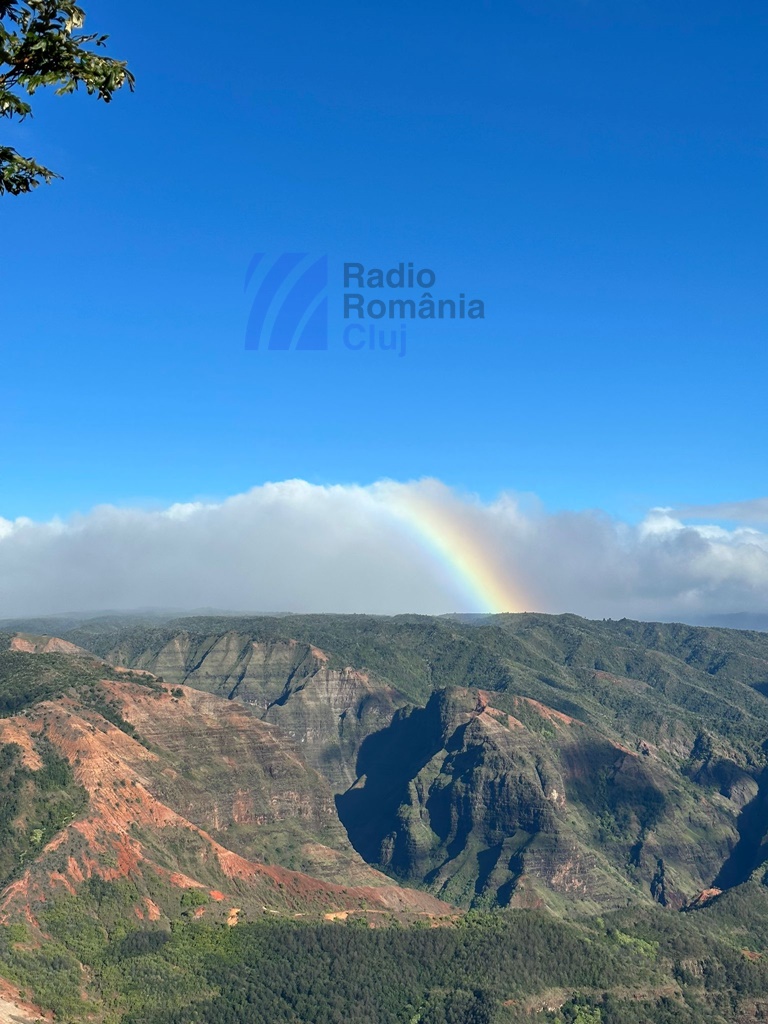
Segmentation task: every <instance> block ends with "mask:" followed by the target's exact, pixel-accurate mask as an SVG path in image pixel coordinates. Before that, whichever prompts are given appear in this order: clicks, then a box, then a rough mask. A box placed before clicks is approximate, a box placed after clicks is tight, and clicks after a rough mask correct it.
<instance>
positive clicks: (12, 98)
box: [0, 0, 134, 195]
mask: <svg viewBox="0 0 768 1024" xmlns="http://www.w3.org/2000/svg"><path fill="white" fill-rule="evenodd" d="M84 23H85V12H84V11H83V10H82V8H80V7H78V6H77V4H75V3H73V2H72V0H0V117H8V118H11V119H16V120H19V121H21V120H24V118H26V117H28V116H30V115H31V114H32V106H31V104H30V103H29V102H28V100H27V99H26V98H25V94H26V95H28V96H33V95H34V94H35V93H36V92H37V90H38V89H40V88H41V87H43V86H53V87H54V88H55V89H56V94H57V95H58V96H63V95H65V94H66V93H71V92H74V91H75V90H77V89H78V88H79V87H80V86H81V85H82V86H83V87H84V88H85V89H86V91H87V92H88V93H89V94H90V95H95V96H97V97H98V98H99V99H102V100H104V101H105V102H107V103H109V101H110V100H111V99H112V96H113V94H114V93H115V92H116V91H117V90H118V89H120V88H122V87H123V86H124V85H127V86H128V87H129V89H131V90H133V86H134V77H133V75H132V74H131V72H130V71H129V70H128V67H127V65H126V62H125V61H120V60H116V59H115V58H114V57H108V56H106V55H104V54H102V53H100V52H99V50H100V49H101V48H102V47H104V46H105V45H106V42H107V39H108V37H107V36H105V35H99V34H97V33H84V32H82V31H80V30H81V29H82V28H83V25H84ZM57 177H60V175H58V174H56V173H55V172H54V171H52V170H51V169H50V168H48V167H44V166H42V165H41V164H39V163H37V162H36V161H35V160H34V159H32V158H31V157H27V156H22V155H21V154H19V153H17V152H16V150H15V149H13V148H12V147H10V146H5V145H3V144H2V143H0V195H3V194H4V193H10V194H11V195H20V194H21V193H24V192H31V191H32V189H34V188H36V187H37V186H38V185H39V184H40V183H41V182H43V181H44V182H46V183H49V182H51V181H52V180H53V179H54V178H57Z"/></svg>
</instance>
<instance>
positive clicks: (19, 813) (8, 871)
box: [0, 740, 88, 885]
mask: <svg viewBox="0 0 768 1024" xmlns="http://www.w3.org/2000/svg"><path fill="white" fill-rule="evenodd" d="M37 750H38V754H39V755H40V756H41V760H42V766H41V767H40V768H39V769H37V770H33V769H30V768H26V767H25V766H24V765H23V763H22V751H21V748H20V747H18V746H17V745H16V744H13V743H9V744H5V745H4V746H0V885H3V884H7V883H8V882H9V881H10V880H12V878H13V877H14V876H15V875H16V874H17V873H18V871H19V870H20V869H21V868H23V867H24V865H25V863H26V862H27V861H28V860H29V859H31V858H32V857H34V856H35V855H36V854H37V853H38V852H39V851H40V850H41V849H42V848H43V847H44V846H45V844H46V843H47V842H48V841H49V840H51V839H52V838H53V837H54V836H55V835H56V833H57V832H58V831H59V830H60V829H61V828H63V827H64V826H65V825H68V824H69V823H70V822H71V821H73V820H74V818H75V817H76V816H77V815H78V814H79V813H80V812H81V811H82V810H83V808H84V807H85V806H86V805H87V802H88V798H87V795H86V793H85V790H84V789H82V787H81V786H78V785H77V783H76V781H75V777H74V773H73V772H72V769H71V768H70V766H69V764H68V763H67V762H66V761H64V760H63V759H62V758H60V757H58V756H57V755H56V753H55V751H54V750H53V749H52V748H51V747H50V745H49V744H47V743H46V742H45V741H44V740H41V741H39V743H38V748H37Z"/></svg>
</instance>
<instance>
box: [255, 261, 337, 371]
mask: <svg viewBox="0 0 768 1024" xmlns="http://www.w3.org/2000/svg"><path fill="white" fill-rule="evenodd" d="M257 272H258V273H257ZM254 277H255V278H256V279H257V280H258V281H259V283H258V287H257V290H256V296H255V298H254V300H253V305H252V306H251V313H250V316H249V318H248V326H247V327H246V330H245V347H246V348H247V349H269V350H274V351H281V352H288V351H297V352H309V351H314V352H321V351H325V350H326V349H327V348H328V257H327V256H321V257H320V258H319V259H316V260H313V259H312V258H311V257H310V256H309V254H308V253H305V252H285V253H283V254H282V255H281V256H279V257H278V258H277V259H276V260H275V261H274V262H273V263H272V264H271V265H269V261H268V260H267V259H266V254H265V253H263V252H262V253H256V255H255V256H254V257H253V259H252V260H251V265H250V266H249V267H248V272H247V274H246V275H245V287H246V289H247V288H248V286H249V285H250V284H251V282H252V281H253V280H254Z"/></svg>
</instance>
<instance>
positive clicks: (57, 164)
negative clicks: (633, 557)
mask: <svg viewBox="0 0 768 1024" xmlns="http://www.w3.org/2000/svg"><path fill="white" fill-rule="evenodd" d="M91 6H92V5H89V4H86V8H87V9H88V8H90V7H91ZM619 8H620V10H619ZM227 12H228V13H227V18H226V20H223V19H217V17H216V15H215V14H214V15H212V13H211V8H210V6H209V5H203V4H202V3H198V2H195V0H193V2H191V3H185V4H181V3H177V2H174V0H171V2H168V3H165V4H162V5H159V6H157V7H156V8H154V9H153V11H152V18H151V20H149V19H148V18H147V17H146V16H142V15H140V14H139V13H138V11H137V9H136V8H135V7H131V6H130V5H125V4H118V3H116V2H114V0H104V2H102V3H100V4H99V5H98V9H96V8H94V9H93V13H92V15H91V17H90V19H89V22H88V25H89V27H92V28H93V29H94V30H99V31H105V32H108V33H110V34H111V37H112V38H111V42H110V52H112V53H114V54H115V55H117V56H120V57H125V58H126V59H128V60H129V62H130V65H131V67H132V68H133V70H134V72H135V74H136V76H137V79H138V87H137V91H136V93H135V94H134V95H133V96H130V95H127V94H126V95H120V96H118V97H117V99H116V101H115V102H114V104H112V105H111V107H106V106H105V105H103V104H97V103H96V102H95V101H93V100H89V99H88V98H86V97H84V96H79V97H75V98H70V99H62V100H59V99H54V98H53V97H48V96H42V95H40V96H39V97H38V101H37V103H36V109H37V116H36V117H35V119H34V120H33V121H30V122H27V123H25V124H24V125H23V126H21V127H20V128H13V129H11V128H10V126H8V125H6V126H5V127H4V129H3V131H4V135H5V137H6V138H9V139H10V141H11V142H12V144H14V145H16V146H17V148H18V149H19V150H20V151H22V152H28V153H30V154H32V155H34V156H35V157H37V158H38V159H41V160H43V161H44V162H47V163H49V164H50V165H51V166H53V167H54V168H55V169H57V170H59V171H60V172H61V173H62V174H63V175H64V176H65V180H64V181H63V182H58V183H56V184H54V185H53V186H51V187H49V188H44V187H41V188H40V189H39V190H38V191H37V192H36V193H35V194H33V195H31V196H27V197H20V198H8V197H6V198H4V199H2V200H1V201H0V236H1V237H2V239H3V251H4V254H5V261H4V263H5V272H4V274H3V277H2V283H1V284H0V299H2V325H1V327H0V331H1V333H0V354H1V358H2V373H1V374H0V438H2V443H1V444H0V480H1V481H2V483H1V484H0V516H2V517H5V518H6V519H13V518H14V517H16V516H20V515H26V516H31V517H34V518H48V517H50V516H52V515H55V514H59V515H63V516H67V515H69V514H71V513H72V512H74V511H76V510H80V511H83V512H85V511H87V510H88V509H89V508H91V507H92V506H94V505H96V504H99V503H107V502H109V503H116V504H118V505H137V504H139V505H152V504H155V503H156V504H158V505H162V504H165V503H168V502H172V501H188V500H192V499H195V498H200V497H202V498H219V497H224V496H226V495H231V494H236V493H238V492H241V491H244V490H246V489H248V488H249V487H251V486H254V485H257V484H260V483H263V482H264V481H269V480H285V479H289V478H293V477H297V478H302V479H305V480H307V481H309V482H310V483H314V484H328V483H351V482H358V483H364V484H365V483H370V482H372V481H375V480H378V479H382V478H393V479H396V480H409V479H414V478H419V477H422V476H434V477H437V478H439V479H441V480H442V481H444V482H445V483H446V484H448V485H450V486H451V487H455V488H458V489H459V490H466V491H471V492H476V493H478V494H480V495H481V496H483V497H484V498H492V497H493V496H495V495H496V494H498V493H499V492H501V491H504V490H512V491H515V492H523V493H529V492H530V493H533V494H536V495H538V497H539V498H540V499H541V500H542V501H543V502H544V504H545V505H546V506H547V507H548V508H550V509H553V510H557V509H583V508H601V509H604V510H606V511H607V512H609V513H611V514H615V515H617V516H621V517H624V518H627V519H630V520H632V519H636V518H639V517H640V516H641V515H642V514H643V513H644V512H645V510H647V509H648V508H649V507H650V506H653V505H678V504H688V505H691V504H693V505H711V504H713V503H718V502H738V501H744V500H747V499H753V498H756V497H760V496H763V495H764V493H765V480H764V473H763V472H762V470H763V466H764V457H763V455H762V448H763V445H764V442H765V439H766V407H767V403H766V402H765V396H764V389H765V384H764V381H765V376H766V369H768V367H767V366H766V362H767V358H766V284H765V282H766V270H767V269H768V267H767V266H766V263H767V261H766V254H767V252H768V243H767V242H766V239H768V223H766V221H767V220H768V216H767V215H768V189H767V188H766V154H767V153H768V138H767V134H768V133H767V130H766V114H767V113H768V110H767V109H766V108H767V106H768V81H767V80H766V79H768V67H767V66H766V63H765V52H766V44H768V9H767V8H766V7H765V5H764V4H761V3H757V2H751V3H750V2H746V3H741V4H737V5H736V4H729V3H726V2H718V3H714V2H706V0H704V2H702V0H697V2H687V0H683V2H680V3H676V4H669V3H662V2H656V0H645V2H642V0H637V2H627V3H622V4H616V3H615V0H605V2H604V0H593V2H590V0H583V2H576V0H550V2H547V3H544V2H543V0H542V2H538V0H537V2H534V0H526V2H517V0H512V2H510V0H505V2H501V0H487V2H484V3H478V4H473V5H469V4H458V3H452V4H451V3H449V4H445V3H441V4H437V3H431V2H428V3H421V4H418V5H413V4H405V3H398V2H395V3H390V4H388V5H386V6H384V7H382V6H380V5H361V4H351V3H346V2H340V3H336V4H331V5H321V6H318V5H316V4H310V3H304V2H301V3H299V2H295V0H294V2H290V0H289V2H287V3H281V4H265V5H252V4H246V3H240V2H238V3H233V4H231V5H228V7H227ZM296 250H297V251H306V252H310V253H317V254H322V253H326V252H327V253H329V254H330V257H331V266H332V268H334V267H336V266H338V265H339V264H340V263H341V262H342V261H344V260H361V261H364V262H365V263H366V264H375V265H380V266H384V267H387V266H390V265H393V264H395V263H397V262H399V261H400V260H405V261H408V260H413V261H414V262H415V263H416V265H425V266H430V267H432V268H434V270H435V272H436V274H437V276H438V281H439V285H440V287H441V288H443V292H444V293H445V294H454V293H456V292H458V291H461V290H466V292H467V293H472V294H474V295H476V296H478V297H481V298H482V299H483V300H484V302H485V307H486V319H485V320H484V321H483V322H482V323H480V324H472V325H469V324H462V325H458V324H439V323H436V324H431V325H430V324H426V325H425V324H419V325H414V326H413V328H412V330H411V332H410V335H409V345H408V351H407V355H406V357H405V358H398V357H396V356H393V355H392V354H390V353H383V352H361V353H351V352H349V351H346V350H344V349H343V348H341V347H339V346H338V345H337V346H335V347H333V346H332V348H331V350H330V351H328V352H309V353H299V352H267V351H259V352H252V351H246V350H245V348H244V332H245V324H246V321H247V317H248V310H249V304H248V295H247V294H245V293H244V291H243V279H244V274H245V271H246V268H247V266H248V263H249V261H250V259H251V256H252V255H253V253H254V252H257V251H264V252H268V253H274V254H279V253H280V252H282V251H296ZM333 273H334V271H333V269H332V281H331V284H332V289H333V287H334V282H335V278H333ZM435 291H436V292H437V291H439V289H437V288H436V289H435ZM443 292H440V294H443ZM332 296H333V291H332ZM337 327H338V325H337V324H336V321H335V320H334V319H333V317H332V324H331V328H332V336H333V337H335V335H334V334H333V332H334V331H335V330H336V329H337Z"/></svg>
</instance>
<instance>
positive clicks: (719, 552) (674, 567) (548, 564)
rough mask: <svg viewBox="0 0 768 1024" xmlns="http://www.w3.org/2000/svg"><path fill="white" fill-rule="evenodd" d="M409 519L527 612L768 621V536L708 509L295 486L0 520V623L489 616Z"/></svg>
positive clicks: (422, 487) (419, 488)
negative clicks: (81, 615) (446, 533)
mask: <svg viewBox="0 0 768 1024" xmlns="http://www.w3.org/2000/svg"><path fill="white" fill-rule="evenodd" d="M404 507H410V508H414V507H418V508H419V509H421V510H423V509H424V508H425V507H426V508H427V509H431V510H432V511H434V513H435V516H436V517H437V518H439V519H440V521H441V522H443V523H446V522H447V523H449V524H452V532H453V533H454V535H455V534H456V532H457V531H458V533H459V534H460V535H461V537H462V538H463V539H464V540H465V541H466V542H467V545H468V546H469V548H472V549H474V550H475V551H476V552H481V553H482V557H484V558H485V559H487V561H488V564H491V565H492V566H493V569H492V572H493V575H494V576H495V577H496V578H497V579H498V580H501V581H506V583H507V585H508V586H507V589H509V590H511V591H514V592H516V593H517V594H518V595H520V603H519V607H520V608H525V609H528V610H538V611H551V612H560V611H573V612H578V613H580V614H583V615H589V616H598V617H600V616H611V617H614V618H618V617H621V616H623V615H626V616H631V617H638V618H645V619H650V618H682V619H686V618H687V619H689V620H690V619H692V618H698V617H703V616H706V615H708V614H722V613H727V612H743V611H752V612H758V611H759V612H765V611H768V533H763V532H760V531H759V530H758V529H755V528H753V527H742V526H737V527H734V528H732V529H726V528H725V527H723V526H722V525H721V523H719V522H717V521H715V522H709V523H706V522H705V523H701V522H697V523H696V524H693V525H692V524H690V523H688V522H686V519H687V517H688V515H691V516H692V517H693V518H696V519H697V520H698V519H701V518H705V516H704V515H703V511H704V510H703V509H702V508H697V509H696V511H695V512H694V513H690V512H689V510H680V509H663V508H657V509H652V510H650V511H649V512H648V514H647V516H646V517H645V519H644V520H643V522H641V523H640V524H639V525H632V524H628V523H625V522H621V521H619V520H616V519H613V518H610V517H609V516H607V515H605V514H603V513H599V512H560V513H547V512H546V510H544V509H543V508H542V507H541V506H540V505H539V504H538V503H537V502H536V501H535V500H533V499H531V498H530V496H526V498H525V500H524V501H523V500H518V499H517V498H516V497H515V496H514V495H512V494H505V495H502V496H501V497H500V498H499V499H498V500H497V501H495V502H491V503H482V502H480V501H479V500H477V499H476V498H473V497H471V496H467V495H461V494H458V493H457V492H455V491H452V490H450V489H449V488H447V487H445V486H444V485H442V484H440V483H439V482H437V481H429V480H428V481H420V482H418V483H410V484H398V483H393V482H388V481H384V482H381V483H378V484H375V485H373V486H370V487H357V486H333V487H319V486H314V485H312V484H308V483H306V482H304V481H301V480H291V481H286V482H284V483H276V484H266V485H264V486H262V487H257V488H254V489H253V490H252V491H249V492H248V493H246V494H240V495H235V496H233V497H231V498H227V499H226V500H224V501H220V502H218V503H203V502H194V503H186V504H177V505H172V506H171V507H169V508H167V509H164V510H160V511H146V510H141V509H120V508H115V507H112V506H102V507H99V508H95V509H93V510H92V511H91V512H90V513H88V514H87V515H82V516H75V517H73V518H72V519H70V520H68V521H66V522H61V521H59V520H56V521H53V522H50V523H34V522H32V521H30V520H29V519H19V520H15V521H9V520H6V519H2V518H0V617H13V616H22V615H35V614H47V613H53V612H66V611H81V610H98V609H100V608H108V609H130V608H139V607H157V608H161V607H172V608H177V609H180V608H200V607H216V608H222V609H231V610H244V611H297V612H301V611H359V612H379V613H394V612H403V611H415V612H434V613H440V612H446V611H461V610H466V611H475V610H484V609H482V608H481V605H480V604H479V603H478V599H477V593H476V590H473V588H472V587H471V586H470V585H469V584H468V583H465V582H462V579H461V577H460V575H459V574H458V573H457V571H455V570H453V569H452V568H451V566H450V564H449V563H448V562H447V561H446V560H445V558H441V557H440V556H439V553H438V554H436V549H435V548H433V547H432V546H430V545H428V544H425V543H424V537H423V535H420V532H419V530H416V529H414V528H413V524H410V525H409V523H408V521H407V520H404V518H403V508H404ZM737 507H739V508H742V509H746V508H748V509H749V511H750V512H751V513H753V514H754V512H755V511H756V510H758V509H760V508H761V507H762V503H761V502H751V503H744V504H743V505H742V506H728V508H729V510H731V511H734V510H735V509H736V508H737ZM717 508H719V507H717V506H716V507H715V509H717ZM712 511H713V512H714V509H712ZM718 518H725V517H722V516H718V515H717V514H713V515H712V519H714V520H717V519H718ZM746 518H747V517H746V516H745V519H746ZM749 521H751V522H754V518H753V516H750V517H749Z"/></svg>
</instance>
